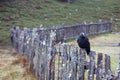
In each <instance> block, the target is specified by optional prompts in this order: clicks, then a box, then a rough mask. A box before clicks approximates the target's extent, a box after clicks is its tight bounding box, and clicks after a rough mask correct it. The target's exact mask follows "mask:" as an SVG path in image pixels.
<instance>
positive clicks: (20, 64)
mask: <svg viewBox="0 0 120 80" xmlns="http://www.w3.org/2000/svg"><path fill="white" fill-rule="evenodd" d="M89 39H90V43H91V49H92V50H93V51H96V52H97V53H98V52H101V53H103V54H108V55H110V57H111V69H112V71H113V72H114V73H117V67H118V55H119V53H120V46H119V45H118V43H120V34H119V33H111V34H108V33H106V34H102V35H96V36H90V37H89ZM68 44H71V45H77V43H76V40H73V41H71V42H68ZM8 79H9V80H38V78H37V77H35V75H34V73H33V72H32V71H30V70H29V61H28V59H27V57H25V56H21V55H19V54H15V53H14V51H13V50H12V49H10V48H7V49H0V80H8Z"/></svg>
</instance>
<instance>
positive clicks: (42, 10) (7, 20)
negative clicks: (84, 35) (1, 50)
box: [0, 0, 120, 45]
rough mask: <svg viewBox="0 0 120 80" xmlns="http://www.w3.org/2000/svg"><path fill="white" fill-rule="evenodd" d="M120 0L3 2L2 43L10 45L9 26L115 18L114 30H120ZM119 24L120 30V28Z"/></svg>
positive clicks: (0, 10)
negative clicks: (69, 2)
mask: <svg viewBox="0 0 120 80" xmlns="http://www.w3.org/2000/svg"><path fill="white" fill-rule="evenodd" d="M119 4H120V0H115V1H114V0H75V1H74V2H73V3H71V4H68V3H63V2H60V1H58V0H34V1H33V0H14V1H12V2H2V1H0V45H8V44H9V28H10V27H12V26H20V27H30V28H32V27H39V26H40V25H41V24H42V25H43V26H44V27H49V26H59V25H70V24H75V23H82V22H83V21H87V22H96V21H98V20H99V19H103V20H110V19H111V18H113V21H114V30H118V31H119V30H120V5H119ZM118 27H119V29H118Z"/></svg>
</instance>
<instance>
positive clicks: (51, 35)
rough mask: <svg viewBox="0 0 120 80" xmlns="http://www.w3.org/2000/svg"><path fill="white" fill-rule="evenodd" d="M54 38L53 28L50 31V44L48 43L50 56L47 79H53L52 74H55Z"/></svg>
mask: <svg viewBox="0 0 120 80" xmlns="http://www.w3.org/2000/svg"><path fill="white" fill-rule="evenodd" d="M55 38H56V33H55V31H54V30H51V32H50V44H49V52H50V53H49V54H50V56H51V58H50V63H49V66H50V71H49V73H50V74H49V80H54V77H55V76H54V75H55V66H54V65H55V60H54V58H55V53H56V49H55Z"/></svg>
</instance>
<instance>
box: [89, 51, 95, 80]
mask: <svg viewBox="0 0 120 80" xmlns="http://www.w3.org/2000/svg"><path fill="white" fill-rule="evenodd" d="M88 69H89V71H88V80H94V73H95V52H94V51H91V52H90V62H89V68H88Z"/></svg>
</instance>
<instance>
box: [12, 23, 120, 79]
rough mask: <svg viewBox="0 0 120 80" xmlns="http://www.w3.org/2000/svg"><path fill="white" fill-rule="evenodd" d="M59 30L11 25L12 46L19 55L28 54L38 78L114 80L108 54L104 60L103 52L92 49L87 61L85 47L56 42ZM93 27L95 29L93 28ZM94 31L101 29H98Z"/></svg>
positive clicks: (108, 27) (99, 31)
mask: <svg viewBox="0 0 120 80" xmlns="http://www.w3.org/2000/svg"><path fill="white" fill-rule="evenodd" d="M110 24H111V23H110ZM85 25H86V24H85ZM79 27H80V26H79ZM102 27H103V26H102ZM102 27H101V28H102ZM105 27H106V26H105ZM110 27H111V26H107V27H106V28H105V31H110V30H111V29H110ZM71 28H72V29H71V30H75V31H74V32H77V31H78V30H76V29H73V27H71ZM87 28H88V27H86V28H85V29H86V30H85V32H86V33H87V32H88V31H87ZM89 28H90V27H89ZM99 28H100V27H99ZM62 29H63V28H56V29H54V28H50V29H46V28H33V29H23V30H22V29H20V28H19V27H15V28H12V29H11V42H12V46H13V48H14V49H16V51H17V52H18V53H19V54H22V55H25V56H28V57H29V60H30V67H31V69H33V70H34V71H35V74H36V76H38V77H39V79H40V80H86V79H88V80H94V79H95V78H96V80H101V79H105V80H114V78H115V76H114V74H113V73H112V71H111V67H110V56H108V55H105V59H103V55H102V53H99V54H97V55H96V53H95V52H94V51H91V52H90V56H89V58H88V60H87V61H86V52H85V51H84V50H80V51H79V48H78V47H76V46H72V45H67V44H66V43H59V44H56V40H57V38H58V37H60V36H61V34H62V33H63V32H61V33H59V31H61V30H62ZM67 29H68V27H64V31H65V30H66V31H67ZM92 29H94V28H93V27H92ZM96 29H97V28H96ZM69 30H70V29H69ZM79 30H81V29H79ZM96 31H97V32H98V33H101V32H103V30H100V29H98V30H96ZM96 31H95V32H96ZM70 32H72V31H70ZM65 33H66V34H68V33H69V32H65ZM89 33H91V32H89ZM66 34H64V35H66ZM87 34H88V33H87ZM76 36H77V35H76ZM96 56H97V58H96ZM96 59H97V60H96ZM96 61H97V64H96ZM104 64H105V65H104ZM85 67H86V68H87V70H85ZM95 76H96V77H95ZM118 80H119V79H118Z"/></svg>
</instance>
